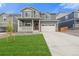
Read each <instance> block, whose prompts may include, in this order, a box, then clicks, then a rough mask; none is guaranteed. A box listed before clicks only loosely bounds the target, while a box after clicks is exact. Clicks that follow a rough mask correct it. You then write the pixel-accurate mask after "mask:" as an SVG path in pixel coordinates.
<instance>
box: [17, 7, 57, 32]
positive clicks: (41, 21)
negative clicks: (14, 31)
mask: <svg viewBox="0 0 79 59" xmlns="http://www.w3.org/2000/svg"><path fill="white" fill-rule="evenodd" d="M56 22H57V20H56V14H54V13H41V12H40V11H38V10H36V9H34V8H32V7H27V8H24V9H23V10H21V17H19V18H18V32H34V31H38V32H39V31H43V30H45V31H46V30H48V29H49V30H51V29H54V30H55V28H54V27H55V26H56Z"/></svg>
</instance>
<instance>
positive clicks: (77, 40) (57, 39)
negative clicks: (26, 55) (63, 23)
mask: <svg viewBox="0 0 79 59" xmlns="http://www.w3.org/2000/svg"><path fill="white" fill-rule="evenodd" d="M43 35H44V38H45V40H46V42H47V45H48V47H49V49H50V51H51V54H52V55H54V56H79V37H77V36H73V35H69V34H66V33H60V32H53V31H51V32H43Z"/></svg>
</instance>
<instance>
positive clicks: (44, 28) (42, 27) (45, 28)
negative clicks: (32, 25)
mask: <svg viewBox="0 0 79 59" xmlns="http://www.w3.org/2000/svg"><path fill="white" fill-rule="evenodd" d="M55 30H56V27H55V26H41V31H42V32H51V31H55Z"/></svg>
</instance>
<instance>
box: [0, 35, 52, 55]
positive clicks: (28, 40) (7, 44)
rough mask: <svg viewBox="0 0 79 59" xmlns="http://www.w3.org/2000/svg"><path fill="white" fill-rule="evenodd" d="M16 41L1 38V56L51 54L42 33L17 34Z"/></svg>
mask: <svg viewBox="0 0 79 59" xmlns="http://www.w3.org/2000/svg"><path fill="white" fill-rule="evenodd" d="M15 39H16V40H15V41H12V40H10V37H9V41H7V38H3V39H0V56H50V55H51V54H50V51H49V49H48V47H47V44H46V42H45V40H44V37H43V35H42V34H36V35H17V36H15Z"/></svg>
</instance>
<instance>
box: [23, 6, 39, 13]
mask: <svg viewBox="0 0 79 59" xmlns="http://www.w3.org/2000/svg"><path fill="white" fill-rule="evenodd" d="M26 9H31V10H36V11H38V10H37V9H35V8H33V7H26V8H24V9H22V10H21V11H23V10H26ZM38 12H40V11H38Z"/></svg>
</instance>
